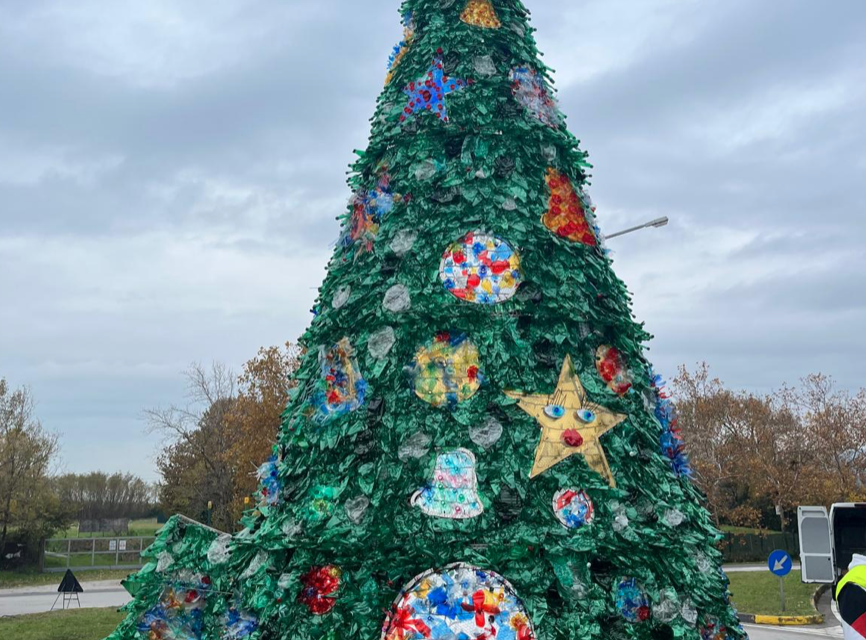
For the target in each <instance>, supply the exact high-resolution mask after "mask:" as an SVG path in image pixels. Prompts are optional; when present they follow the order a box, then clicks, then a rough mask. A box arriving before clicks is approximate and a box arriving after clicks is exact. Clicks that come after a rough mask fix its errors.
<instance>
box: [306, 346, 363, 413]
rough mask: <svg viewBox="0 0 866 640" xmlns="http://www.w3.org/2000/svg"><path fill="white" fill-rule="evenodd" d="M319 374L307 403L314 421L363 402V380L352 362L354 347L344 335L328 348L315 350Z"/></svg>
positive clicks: (342, 411) (353, 360)
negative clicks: (318, 380) (316, 385)
mask: <svg viewBox="0 0 866 640" xmlns="http://www.w3.org/2000/svg"><path fill="white" fill-rule="evenodd" d="M319 365H320V367H321V375H322V378H321V380H320V382H319V386H320V388H319V390H318V391H316V392H315V393H314V394H313V395H312V397H311V398H310V400H309V401H308V406H309V409H310V413H311V414H312V417H313V418H314V420H316V421H317V422H324V421H325V420H327V419H329V418H331V417H333V416H338V415H343V414H346V413H350V412H352V411H355V410H356V409H357V408H358V407H360V406H361V405H363V404H364V398H365V396H366V393H367V382H366V381H365V380H364V378H362V377H361V374H360V372H359V370H358V364H357V363H356V362H355V351H354V349H353V348H352V344H351V342H349V339H348V338H343V339H342V340H340V342H338V343H337V344H335V345H334V346H333V347H332V348H331V349H327V350H326V349H324V348H321V349H320V350H319Z"/></svg>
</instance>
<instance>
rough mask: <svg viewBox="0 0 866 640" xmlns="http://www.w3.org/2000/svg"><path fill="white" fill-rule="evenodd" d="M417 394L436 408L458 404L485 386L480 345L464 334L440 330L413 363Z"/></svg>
mask: <svg viewBox="0 0 866 640" xmlns="http://www.w3.org/2000/svg"><path fill="white" fill-rule="evenodd" d="M412 374H413V376H414V386H415V395H417V396H418V397H419V398H421V399H422V400H423V401H424V402H428V403H430V404H432V405H433V406H434V407H442V406H448V407H450V408H452V409H455V408H456V407H457V405H458V404H459V403H461V402H463V401H465V400H468V399H469V398H471V397H472V396H473V395H475V392H476V391H478V389H479V387H480V386H481V376H480V373H479V359H478V348H477V347H476V346H475V345H474V344H472V341H471V340H469V338H468V337H467V336H466V335H465V334H462V333H440V334H439V335H438V336H436V338H435V339H434V340H433V341H432V343H430V344H428V345H426V346H424V347H421V348H420V349H418V352H417V353H416V354H415V362H414V364H413V366H412Z"/></svg>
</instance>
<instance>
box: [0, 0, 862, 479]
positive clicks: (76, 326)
mask: <svg viewBox="0 0 866 640" xmlns="http://www.w3.org/2000/svg"><path fill="white" fill-rule="evenodd" d="M524 1H525V3H526V4H527V5H528V6H529V7H530V8H531V9H532V10H533V16H534V25H535V26H536V27H537V28H538V34H537V37H538V41H539V46H540V48H541V50H542V51H544V52H545V54H546V55H545V61H546V62H547V64H548V65H549V66H551V67H553V68H554V69H555V70H556V75H555V77H556V80H557V86H558V88H559V97H560V101H561V104H562V108H563V110H564V111H565V113H566V114H567V115H568V122H569V126H570V128H571V130H572V131H573V132H574V133H575V135H577V137H578V138H580V139H581V140H582V143H583V147H584V148H585V149H587V150H588V151H589V152H590V156H591V160H592V161H593V163H594V164H595V167H596V168H595V171H594V179H593V187H592V189H591V190H590V192H591V194H592V195H593V198H594V199H595V201H596V203H597V205H598V207H599V217H600V222H601V224H602V227H603V229H604V230H605V231H607V232H612V231H615V230H618V229H620V228H622V227H625V226H629V225H631V224H632V223H639V222H643V221H645V220H648V219H651V218H655V217H658V216H661V215H667V216H669V217H670V218H671V221H672V223H671V226H670V227H668V228H667V229H664V230H653V231H646V232H643V233H642V234H637V235H633V236H628V237H625V238H622V239H618V240H614V241H612V242H611V245H612V246H611V248H612V249H614V250H615V260H616V264H615V266H616V268H617V271H618V273H619V275H620V276H621V277H623V279H624V280H625V281H626V283H627V284H628V285H629V287H630V288H631V290H632V291H633V292H634V294H635V310H636V314H637V316H638V318H640V319H642V320H645V321H646V323H647V327H648V329H649V330H650V331H651V332H652V333H654V334H655V335H656V340H655V341H654V342H653V343H652V351H651V352H650V357H651V359H652V360H653V361H654V362H655V363H656V366H657V368H658V369H659V370H660V371H662V372H665V373H666V374H668V375H670V374H672V373H673V372H675V370H676V367H677V365H678V364H680V363H695V362H696V361H699V360H707V361H708V362H709V363H710V364H711V365H712V367H713V370H714V371H715V373H717V374H718V375H719V376H721V377H722V378H723V379H724V380H725V382H727V383H728V384H729V385H731V386H734V387H743V388H750V389H759V390H766V389H769V388H772V387H775V386H778V385H780V384H781V383H783V382H786V381H787V382H795V381H796V380H797V379H798V378H799V377H801V376H802V375H804V374H807V373H809V372H815V371H822V372H825V373H829V374H832V375H834V376H835V377H836V379H837V380H838V382H839V384H840V385H841V386H844V387H848V388H855V387H859V386H861V385H866V380H864V375H863V372H864V368H863V361H864V356H866V336H864V333H866V278H864V271H866V251H864V240H866V223H864V218H863V214H864V209H866V195H864V193H866V64H864V61H866V2H864V1H863V0H827V1H825V2H814V0H809V1H806V0H760V1H756V0H534V1H533V0H524ZM398 5H399V2H398V0H147V2H141V1H140V0H136V1H132V0H75V2H70V1H69V0H27V2H21V1H20V0H0V87H2V89H0V376H5V377H7V378H8V379H9V381H10V383H12V384H13V385H21V384H27V385H29V386H30V387H31V388H32V391H33V393H34V395H35V396H36V398H37V399H38V401H39V416H40V417H41V419H42V421H43V422H44V424H45V425H46V426H47V427H48V428H50V429H52V430H55V431H58V432H59V433H61V434H62V444H63V458H64V464H65V468H66V469H68V470H71V471H86V470H91V469H103V470H107V471H115V470H130V471H133V472H135V473H138V474H141V475H142V476H144V477H145V478H147V479H149V480H155V479H156V478H157V475H156V472H155V469H154V465H153V454H154V450H155V445H156V439H155V438H154V437H153V436H147V435H146V434H145V433H144V428H145V424H144V422H143V421H142V410H143V409H145V408H147V407H154V406H158V405H161V404H162V405H165V404H169V403H172V402H177V401H180V400H182V397H183V383H182V379H181V377H180V375H179V373H180V372H181V371H182V370H183V369H184V368H185V367H186V366H187V365H188V364H189V363H190V362H192V361H204V362H207V361H210V360H220V361H223V362H225V363H228V364H230V365H232V366H233V367H236V368H238V367H239V366H240V365H241V364H242V363H243V362H244V361H245V360H247V359H248V358H250V357H251V356H253V355H254V354H255V352H256V350H257V349H258V347H260V346H262V345H271V344H279V343H282V342H285V341H286V340H293V339H295V338H296V337H297V336H298V335H299V334H300V333H301V332H302V330H303V328H304V327H305V326H306V325H307V323H308V322H309V320H310V313H309V311H308V310H309V308H310V306H311V304H312V302H313V299H314V297H315V290H316V287H317V286H318V284H319V282H320V281H321V279H322V278H323V276H324V266H325V263H326V262H327V259H328V257H329V255H330V252H331V247H332V243H333V242H334V241H335V239H336V238H337V236H338V231H339V229H338V223H337V221H336V220H335V218H336V216H338V215H340V214H341V213H342V212H343V211H344V208H345V204H346V201H347V198H348V196H349V193H348V189H347V187H346V186H345V177H346V169H347V165H348V164H349V162H350V161H351V159H352V150H353V149H355V148H362V147H364V146H365V144H366V140H367V136H368V133H369V123H368V118H369V117H370V116H371V115H372V113H373V107H374V103H375V99H376V96H377V95H378V93H379V92H380V90H381V88H382V84H383V78H384V73H385V64H386V61H387V59H388V55H389V53H390V50H391V48H392V46H393V44H394V43H395V42H396V41H397V40H398V39H399V36H400V33H401V28H400V25H399V16H398V14H397V9H398Z"/></svg>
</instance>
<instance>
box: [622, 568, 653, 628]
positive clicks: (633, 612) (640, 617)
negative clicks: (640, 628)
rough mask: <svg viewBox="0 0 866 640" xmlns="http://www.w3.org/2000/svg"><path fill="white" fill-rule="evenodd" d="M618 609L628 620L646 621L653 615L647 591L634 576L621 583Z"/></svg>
mask: <svg viewBox="0 0 866 640" xmlns="http://www.w3.org/2000/svg"><path fill="white" fill-rule="evenodd" d="M616 609H617V611H619V613H620V615H621V616H622V617H623V618H625V619H626V621H628V622H645V621H646V620H649V618H650V616H651V615H652V611H651V610H650V604H649V600H648V599H647V597H646V593H644V591H643V589H642V588H641V587H640V585H638V583H637V581H636V580H635V579H634V578H626V579H625V580H622V581H621V582H620V583H619V586H618V587H617V590H616Z"/></svg>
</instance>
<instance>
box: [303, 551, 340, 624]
mask: <svg viewBox="0 0 866 640" xmlns="http://www.w3.org/2000/svg"><path fill="white" fill-rule="evenodd" d="M342 577H343V572H342V571H341V570H340V568H339V567H335V566H334V565H331V564H329V565H327V566H325V567H313V568H312V569H310V571H308V572H307V573H305V574H304V575H303V576H301V585H302V588H301V593H300V594H299V595H298V602H300V603H301V604H304V605H306V607H307V608H308V609H309V610H310V613H312V614H313V615H316V616H323V615H325V614H326V613H330V612H331V610H333V608H334V606H335V605H336V604H337V597H338V592H339V590H340V580H341V578H342Z"/></svg>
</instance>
